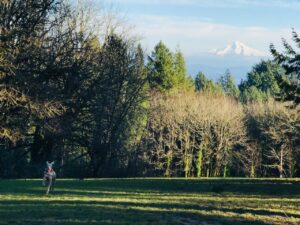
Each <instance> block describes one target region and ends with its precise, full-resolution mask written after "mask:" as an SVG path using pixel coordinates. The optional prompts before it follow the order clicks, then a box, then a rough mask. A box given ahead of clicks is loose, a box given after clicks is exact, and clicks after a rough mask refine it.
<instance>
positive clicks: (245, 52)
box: [210, 41, 267, 57]
mask: <svg viewBox="0 0 300 225" xmlns="http://www.w3.org/2000/svg"><path fill="white" fill-rule="evenodd" d="M210 53H212V54H214V55H218V56H227V55H239V56H252V57H265V56H267V54H266V53H265V52H262V51H260V50H257V49H254V48H250V47H248V46H247V45H245V44H244V43H242V42H240V41H235V42H233V43H232V44H231V45H227V47H226V48H224V49H213V50H211V51H210Z"/></svg>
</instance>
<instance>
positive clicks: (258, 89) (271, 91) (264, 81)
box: [239, 60, 285, 103]
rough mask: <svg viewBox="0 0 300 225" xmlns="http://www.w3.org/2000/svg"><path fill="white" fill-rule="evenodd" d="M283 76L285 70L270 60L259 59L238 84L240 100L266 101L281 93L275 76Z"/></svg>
mask: <svg viewBox="0 0 300 225" xmlns="http://www.w3.org/2000/svg"><path fill="white" fill-rule="evenodd" d="M278 76H280V77H284V76H285V70H284V69H283V68H282V67H281V66H280V65H279V64H277V63H275V62H272V61H269V60H268V61H261V62H260V63H258V64H256V65H255V66H254V67H253V68H252V70H251V71H250V72H249V73H248V75H247V79H246V80H245V81H242V82H241V84H240V85H239V89H240V92H241V93H240V99H241V101H242V102H244V103H246V102H254V101H260V102H262V101H264V102H265V101H267V100H268V98H270V97H273V98H276V97H278V96H279V95H280V94H281V90H280V87H279V85H278V82H277V80H276V77H278Z"/></svg>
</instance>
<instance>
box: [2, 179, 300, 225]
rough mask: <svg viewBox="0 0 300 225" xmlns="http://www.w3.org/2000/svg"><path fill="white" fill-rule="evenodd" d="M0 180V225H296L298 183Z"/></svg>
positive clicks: (299, 213)
mask: <svg viewBox="0 0 300 225" xmlns="http://www.w3.org/2000/svg"><path fill="white" fill-rule="evenodd" d="M44 193H45V188H43V187H41V181H40V180H0V224H1V225H2V224H20V225H21V224H22V225H25V224H27V225H33V224H36V225H57V224H72V225H73V224H74V225H75V224H76V225H78V224H130V225H132V224H143V225H144V224H155V225H159V224H192V225H193V224H205V225H208V224H213V225H219V224H228V225H235V224H255V225H259V224H261V225H263V224H295V225H296V224H300V180H259V179H258V180H249V179H225V180H224V179H203V180H197V179H188V180H185V179H99V180H84V181H80V180H58V181H57V183H56V191H55V193H54V194H53V195H51V196H45V195H44Z"/></svg>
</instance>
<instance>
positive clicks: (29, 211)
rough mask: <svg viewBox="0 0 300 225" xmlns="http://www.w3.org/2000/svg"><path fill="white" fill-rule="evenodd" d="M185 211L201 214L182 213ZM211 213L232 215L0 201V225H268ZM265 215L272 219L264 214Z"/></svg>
mask: <svg viewBox="0 0 300 225" xmlns="http://www.w3.org/2000/svg"><path fill="white" fill-rule="evenodd" d="M133 207H134V208H133ZM174 208H176V210H174ZM187 209H194V210H200V211H199V212H197V213H195V212H192V213H190V212H184V210H187ZM201 210H203V212H201ZM212 210H217V211H222V212H224V213H226V212H235V211H234V210H231V209H226V208H216V207H203V206H198V207H197V206H196V207H194V206H181V205H180V206H174V205H172V204H155V203H154V204H152V203H128V202H126V203H124V202H121V203H120V202H110V201H105V202H101V203H99V202H98V203H94V202H82V201H71V202H70V201H66V202H65V201H51V202H41V201H0V216H1V222H0V224H29V225H33V224H45V225H46V224H47V225H48V224H49V225H50V224H51V225H52V224H53V225H57V224H72V225H73V224H74V225H75V224H182V225H183V224H191V225H192V224H213V225H214V224H216V225H217V224H226V225H227V224H228V225H229V224H230V225H231V224H239V225H247V224H257V225H266V224H268V223H265V222H262V221H258V220H251V219H245V218H242V217H239V216H232V215H231V216H226V215H225V214H224V216H221V215H206V214H205V213H206V211H212ZM238 213H251V212H250V211H240V212H238ZM266 215H270V216H271V214H267V213H266ZM273 215H277V214H273ZM273 215H272V216H273ZM49 221H50V222H49Z"/></svg>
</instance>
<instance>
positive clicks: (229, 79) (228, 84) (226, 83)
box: [218, 70, 239, 98]
mask: <svg viewBox="0 0 300 225" xmlns="http://www.w3.org/2000/svg"><path fill="white" fill-rule="evenodd" d="M218 84H219V85H221V86H222V88H223V91H224V93H225V94H226V95H229V96H232V97H235V98H237V97H238V95H239V90H238V88H237V87H236V86H235V84H234V81H233V76H232V74H231V72H230V70H227V71H226V72H225V75H224V76H221V78H220V79H219V80H218Z"/></svg>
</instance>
